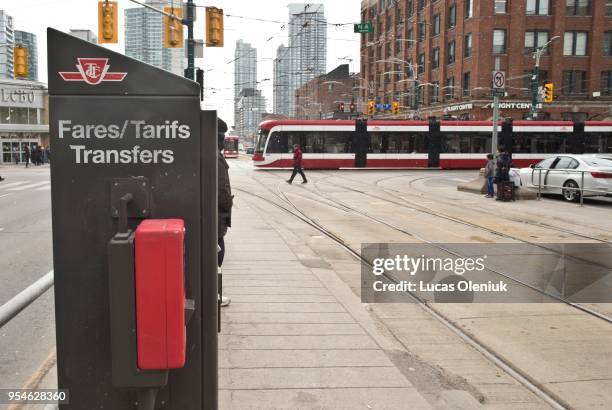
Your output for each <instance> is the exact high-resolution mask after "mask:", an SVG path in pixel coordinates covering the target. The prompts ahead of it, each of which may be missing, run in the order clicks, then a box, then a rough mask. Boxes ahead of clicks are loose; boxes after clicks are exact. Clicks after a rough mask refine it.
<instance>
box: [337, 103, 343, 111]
mask: <svg viewBox="0 0 612 410" xmlns="http://www.w3.org/2000/svg"><path fill="white" fill-rule="evenodd" d="M338 111H340V112H344V103H340V104H338Z"/></svg>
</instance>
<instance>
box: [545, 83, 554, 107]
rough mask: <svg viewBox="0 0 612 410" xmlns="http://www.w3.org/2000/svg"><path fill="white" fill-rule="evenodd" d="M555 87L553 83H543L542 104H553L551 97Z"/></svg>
mask: <svg viewBox="0 0 612 410" xmlns="http://www.w3.org/2000/svg"><path fill="white" fill-rule="evenodd" d="M554 89H555V87H554V85H553V83H551V82H545V83H544V102H545V103H551V102H553V99H554V96H553V91H554Z"/></svg>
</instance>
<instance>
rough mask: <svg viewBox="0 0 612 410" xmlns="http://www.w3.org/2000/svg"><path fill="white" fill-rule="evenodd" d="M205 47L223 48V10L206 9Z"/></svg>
mask: <svg viewBox="0 0 612 410" xmlns="http://www.w3.org/2000/svg"><path fill="white" fill-rule="evenodd" d="M206 47H223V9H218V8H216V7H206Z"/></svg>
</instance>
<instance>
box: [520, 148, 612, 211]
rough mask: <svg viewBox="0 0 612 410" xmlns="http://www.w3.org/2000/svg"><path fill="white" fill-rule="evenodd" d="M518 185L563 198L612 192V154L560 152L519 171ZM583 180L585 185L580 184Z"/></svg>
mask: <svg viewBox="0 0 612 410" xmlns="http://www.w3.org/2000/svg"><path fill="white" fill-rule="evenodd" d="M519 174H520V177H521V185H522V186H524V187H529V188H534V189H538V186H540V187H541V192H542V193H545V194H560V195H563V198H564V199H565V200H566V201H578V200H580V195H581V188H582V193H583V195H584V196H585V197H587V196H589V197H591V196H603V195H612V155H609V156H607V155H601V154H594V155H571V154H561V155H555V156H553V157H550V158H547V159H545V160H543V161H540V162H539V163H537V164H535V165H532V166H531V167H530V168H521V169H520V171H519ZM583 183H584V186H582V184H583Z"/></svg>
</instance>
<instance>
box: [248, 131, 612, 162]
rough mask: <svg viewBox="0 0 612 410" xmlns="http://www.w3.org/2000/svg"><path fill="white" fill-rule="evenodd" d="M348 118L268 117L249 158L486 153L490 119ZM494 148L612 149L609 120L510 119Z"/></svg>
mask: <svg viewBox="0 0 612 410" xmlns="http://www.w3.org/2000/svg"><path fill="white" fill-rule="evenodd" d="M356 127H357V122H356V121H352V120H268V121H264V122H262V123H261V124H260V125H259V135H258V141H257V146H256V147H255V153H254V155H253V161H254V163H255V166H257V167H261V168H290V167H291V166H292V147H293V145H294V144H299V145H300V147H301V149H302V152H303V165H304V167H305V168H310V169H313V168H315V169H338V168H444V169H476V168H480V167H482V166H484V165H485V163H486V154H487V153H489V152H491V141H492V137H491V135H492V132H493V123H492V122H491V121H455V120H453V121H445V120H442V121H402V120H369V121H368V122H367V133H365V132H359V133H358V132H357V131H356ZM497 127H498V135H499V146H500V147H504V148H506V149H508V150H510V152H512V160H513V164H514V166H516V167H527V166H529V165H531V164H535V163H537V162H539V161H541V160H542V159H544V158H547V157H549V156H551V155H554V154H559V153H570V152H571V153H612V122H602V121H586V122H584V123H574V122H571V121H514V122H510V121H507V122H504V123H501V122H500V123H499V124H498V126H497Z"/></svg>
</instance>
